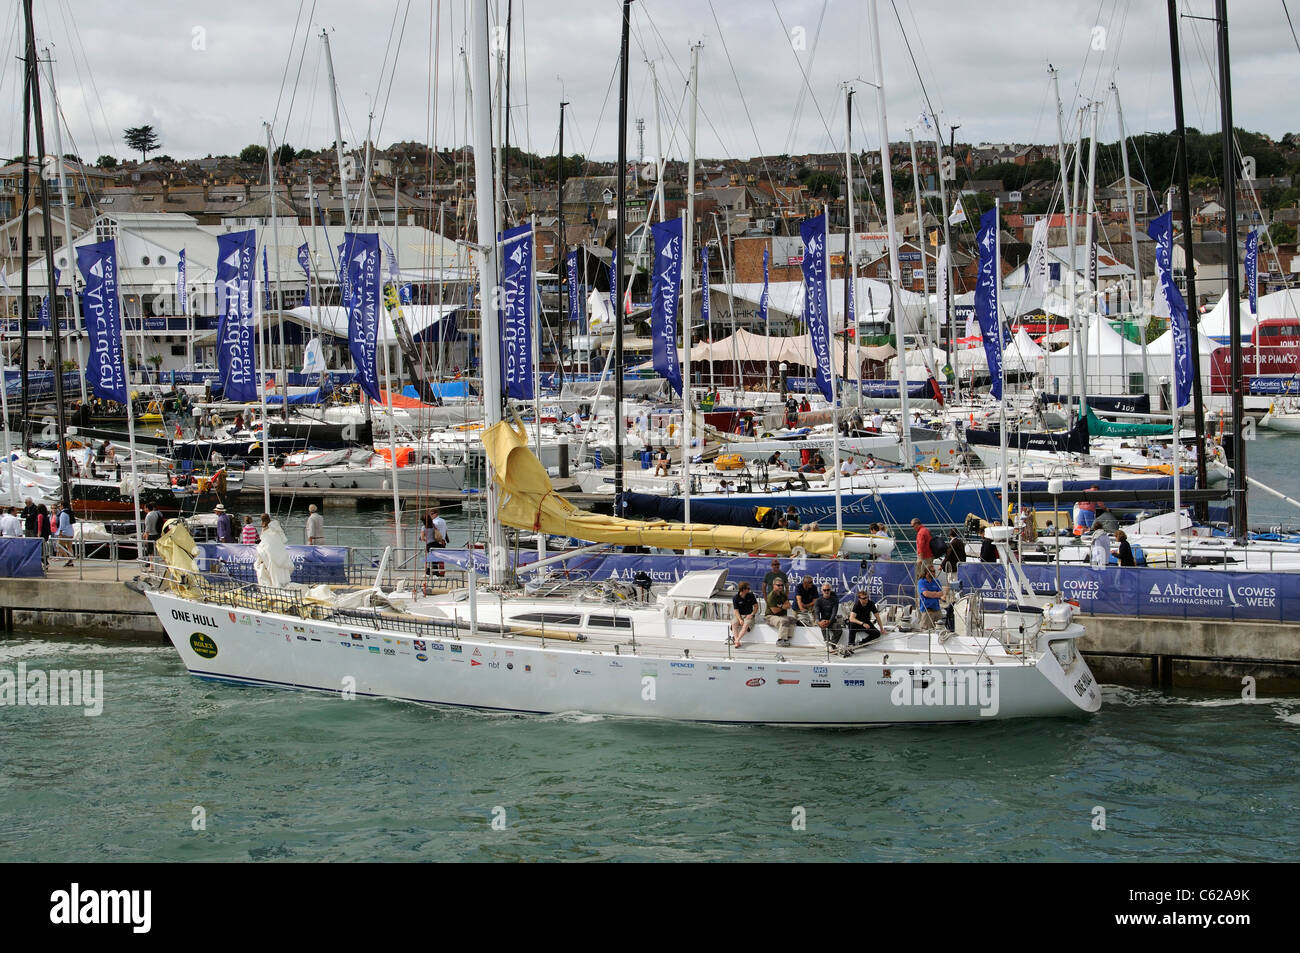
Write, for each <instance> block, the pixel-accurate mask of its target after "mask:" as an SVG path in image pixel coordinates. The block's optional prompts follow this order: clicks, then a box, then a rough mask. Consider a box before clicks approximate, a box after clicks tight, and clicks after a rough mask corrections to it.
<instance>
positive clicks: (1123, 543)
mask: <svg viewBox="0 0 1300 953" xmlns="http://www.w3.org/2000/svg"><path fill="white" fill-rule="evenodd" d="M1115 538H1116V539H1117V540H1119V564H1120V565H1121V566H1136V565H1137V560H1136V559H1134V558H1133V547H1132V546H1131V545H1129V541H1128V533H1126V532H1124V531H1123V530H1122V529H1119V530H1116V531H1115Z"/></svg>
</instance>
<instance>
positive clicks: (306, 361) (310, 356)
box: [302, 338, 325, 374]
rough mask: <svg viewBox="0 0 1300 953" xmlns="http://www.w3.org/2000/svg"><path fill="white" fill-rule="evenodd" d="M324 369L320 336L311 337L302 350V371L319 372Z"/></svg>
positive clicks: (308, 372) (323, 354) (307, 372)
mask: <svg viewBox="0 0 1300 953" xmlns="http://www.w3.org/2000/svg"><path fill="white" fill-rule="evenodd" d="M323 370H325V353H324V351H323V350H322V349H321V346H320V338H312V339H311V340H310V341H308V342H307V346H306V347H305V348H303V350H302V372H303V373H304V374H319V373H320V372H321V371H323Z"/></svg>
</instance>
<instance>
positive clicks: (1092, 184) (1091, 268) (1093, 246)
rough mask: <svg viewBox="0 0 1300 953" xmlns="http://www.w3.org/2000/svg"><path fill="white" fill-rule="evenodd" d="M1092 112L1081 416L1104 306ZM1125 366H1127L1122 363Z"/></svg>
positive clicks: (1092, 105)
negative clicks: (1091, 338)
mask: <svg viewBox="0 0 1300 953" xmlns="http://www.w3.org/2000/svg"><path fill="white" fill-rule="evenodd" d="M1087 108H1088V111H1089V112H1090V113H1091V114H1092V119H1091V127H1090V129H1089V132H1088V224H1087V226H1086V229H1087V236H1088V237H1087V255H1088V278H1087V285H1088V298H1089V301H1090V303H1091V304H1090V307H1089V309H1088V327H1087V330H1085V331H1084V334H1083V340H1084V342H1085V343H1084V346H1083V348H1082V349H1080V351H1079V359H1080V360H1081V361H1082V362H1083V378H1082V387H1083V389H1082V390H1081V391H1080V394H1081V396H1082V399H1081V400H1080V401H1079V416H1080V417H1082V416H1083V415H1084V414H1085V413H1086V412H1087V411H1086V409H1085V406H1084V405H1085V404H1086V403H1087V402H1088V396H1087V395H1088V357H1087V355H1088V350H1087V348H1088V346H1087V343H1086V342H1087V340H1088V332H1089V331H1091V329H1092V323H1093V319H1094V318H1095V320H1096V322H1097V350H1098V352H1099V353H1098V359H1099V360H1100V351H1101V321H1102V317H1101V307H1100V302H1101V298H1100V294H1099V292H1098V290H1097V104H1096V103H1089V104H1088V107H1087ZM1121 366H1123V364H1122V363H1121Z"/></svg>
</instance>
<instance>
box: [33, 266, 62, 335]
mask: <svg viewBox="0 0 1300 953" xmlns="http://www.w3.org/2000/svg"><path fill="white" fill-rule="evenodd" d="M62 277H63V273H62V272H60V271H59V269H58V267H57V266H56V267H55V269H54V287H55V289H57V288H58V287H59V281H60V280H61V279H62ZM36 326H37V327H41V328H48V327H49V326H50V296H49V295H48V294H47V295H45V296H44V297H42V298H41V312H40V314H39V315H38V316H37V318H36Z"/></svg>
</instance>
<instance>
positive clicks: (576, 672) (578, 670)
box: [573, 668, 591, 675]
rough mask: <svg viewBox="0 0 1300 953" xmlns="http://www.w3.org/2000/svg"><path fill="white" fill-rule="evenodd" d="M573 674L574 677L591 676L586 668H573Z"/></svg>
mask: <svg viewBox="0 0 1300 953" xmlns="http://www.w3.org/2000/svg"><path fill="white" fill-rule="evenodd" d="M573 674H574V675H590V674H591V670H590V669H586V668H575V669H574V670H573Z"/></svg>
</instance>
